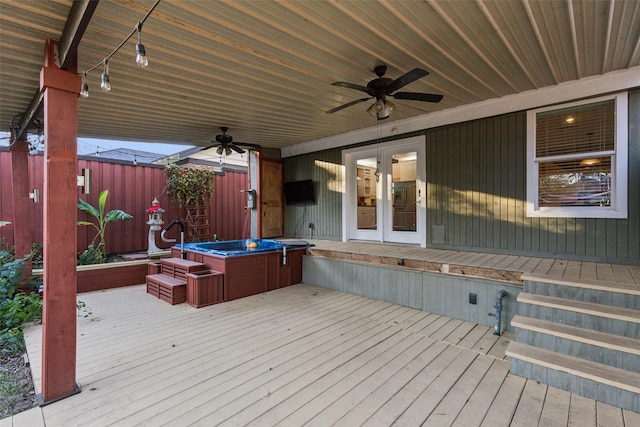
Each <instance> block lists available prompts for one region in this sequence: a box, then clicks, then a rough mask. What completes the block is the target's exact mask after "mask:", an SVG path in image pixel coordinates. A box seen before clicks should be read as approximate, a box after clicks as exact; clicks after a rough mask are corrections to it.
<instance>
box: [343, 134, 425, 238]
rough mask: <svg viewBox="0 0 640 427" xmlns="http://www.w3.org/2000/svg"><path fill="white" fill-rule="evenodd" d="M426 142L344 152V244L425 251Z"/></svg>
mask: <svg viewBox="0 0 640 427" xmlns="http://www.w3.org/2000/svg"><path fill="white" fill-rule="evenodd" d="M424 156H425V154H424V138H423V137H414V138H409V139H405V140H399V141H392V142H388V143H385V144H379V145H376V146H375V147H373V148H371V147H365V148H356V149H351V150H345V151H344V153H343V162H344V163H343V164H344V165H345V191H344V195H343V218H344V220H343V236H344V239H343V240H353V239H355V240H370V241H378V242H396V243H413V244H420V245H421V246H423V247H424V246H426V231H425V228H426V227H425V225H426V208H425V195H426V183H425V178H424V177H425V166H424V165H425V158H424Z"/></svg>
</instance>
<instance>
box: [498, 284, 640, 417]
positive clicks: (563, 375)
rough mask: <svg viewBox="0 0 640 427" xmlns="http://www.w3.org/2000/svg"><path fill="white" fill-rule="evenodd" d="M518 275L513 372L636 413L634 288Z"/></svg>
mask: <svg viewBox="0 0 640 427" xmlns="http://www.w3.org/2000/svg"><path fill="white" fill-rule="evenodd" d="M523 279H524V288H523V292H521V293H520V295H519V296H518V299H517V300H518V314H517V315H516V316H515V317H514V318H513V320H512V322H511V326H512V327H514V328H515V340H514V341H512V342H511V343H510V344H509V346H508V348H507V351H506V354H507V356H509V357H510V358H511V372H512V373H513V374H516V375H519V376H523V377H526V378H530V379H533V380H536V381H539V382H541V383H545V384H548V385H551V386H554V387H558V388H561V389H564V390H568V391H571V392H574V393H576V394H580V395H582V396H585V397H589V398H592V399H596V400H599V401H602V402H604V403H608V404H611V405H615V406H618V407H621V408H623V409H629V410H631V411H634V412H639V413H640V288H638V287H630V286H619V285H615V284H610V283H602V282H595V281H593V282H591V281H586V280H581V282H579V283H577V282H567V281H565V280H554V279H548V278H541V277H535V276H533V275H528V276H523Z"/></svg>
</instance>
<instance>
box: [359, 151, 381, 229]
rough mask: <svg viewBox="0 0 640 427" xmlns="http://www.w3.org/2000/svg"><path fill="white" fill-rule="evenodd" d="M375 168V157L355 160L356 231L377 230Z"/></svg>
mask: <svg viewBox="0 0 640 427" xmlns="http://www.w3.org/2000/svg"><path fill="white" fill-rule="evenodd" d="M376 168H377V160H376V158H375V157H370V158H366V159H358V160H356V175H357V176H356V205H357V218H356V226H357V228H358V230H377V229H378V206H377V204H378V203H377V199H378V186H377V185H376V184H377V182H376V170H377V169H376Z"/></svg>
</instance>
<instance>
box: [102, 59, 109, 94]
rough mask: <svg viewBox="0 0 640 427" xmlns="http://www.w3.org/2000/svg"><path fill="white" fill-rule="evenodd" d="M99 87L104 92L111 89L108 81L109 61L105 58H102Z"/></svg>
mask: <svg viewBox="0 0 640 427" xmlns="http://www.w3.org/2000/svg"><path fill="white" fill-rule="evenodd" d="M100 89H102V90H103V91H105V92H110V91H111V82H109V61H107V60H106V59H105V60H104V71H103V72H102V79H101V83H100Z"/></svg>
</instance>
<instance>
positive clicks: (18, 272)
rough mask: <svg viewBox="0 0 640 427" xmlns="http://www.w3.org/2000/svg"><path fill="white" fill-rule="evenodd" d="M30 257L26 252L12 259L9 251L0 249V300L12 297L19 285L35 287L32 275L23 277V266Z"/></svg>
mask: <svg viewBox="0 0 640 427" xmlns="http://www.w3.org/2000/svg"><path fill="white" fill-rule="evenodd" d="M30 257H31V254H27V255H25V256H24V257H23V258H19V259H14V257H13V254H12V253H11V252H9V251H4V250H3V251H0V302H2V301H4V300H5V299H8V298H12V297H13V296H14V295H15V294H16V292H17V291H18V289H19V287H20V285H26V286H27V288H28V289H29V290H35V289H37V287H38V284H37V282H36V281H35V279H33V277H29V278H25V277H24V268H25V266H26V264H27V262H28V261H29V258H30Z"/></svg>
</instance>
